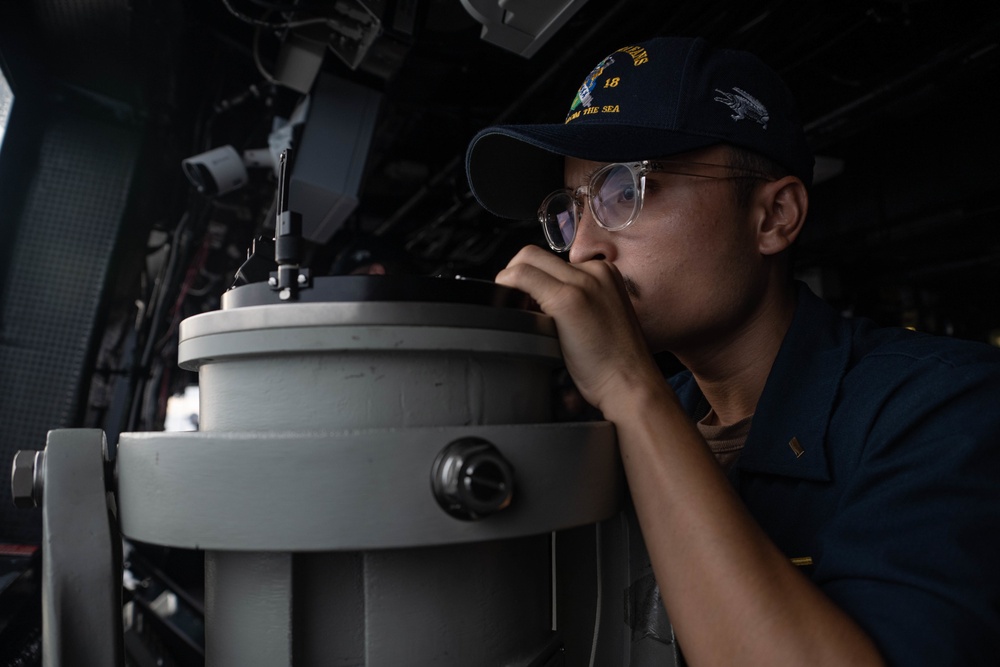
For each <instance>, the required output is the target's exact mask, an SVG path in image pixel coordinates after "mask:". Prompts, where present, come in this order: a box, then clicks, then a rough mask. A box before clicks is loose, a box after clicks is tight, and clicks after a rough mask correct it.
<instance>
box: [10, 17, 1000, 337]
mask: <svg viewBox="0 0 1000 667" xmlns="http://www.w3.org/2000/svg"><path fill="white" fill-rule="evenodd" d="M11 4H20V5H21V6H20V8H19V9H18V10H13V9H8V10H6V11H9V12H12V14H11V15H10V16H9V17H8V19H7V20H9V21H17V22H19V24H20V26H21V27H23V30H22V29H19V30H18V31H17V32H18V34H19V38H20V39H22V40H23V42H24V51H25V52H27V53H31V54H34V56H35V57H37V59H38V61H39V63H41V68H42V70H43V71H44V74H45V77H46V80H52V81H56V82H59V83H58V85H59V86H63V93H61V94H63V95H69V96H76V97H77V98H80V99H84V100H88V103H90V104H93V105H94V106H96V107H103V108H104V109H105V111H106V112H107V113H112V114H117V116H118V117H121V118H123V119H124V121H123V122H136V123H141V124H144V125H145V126H146V127H147V128H148V132H149V136H150V139H149V141H150V144H151V146H153V150H152V151H151V153H152V154H153V157H152V158H151V160H150V162H149V164H148V165H147V167H146V168H147V169H148V170H150V171H151V172H152V173H153V174H155V177H154V178H152V180H153V181H155V182H157V183H158V184H159V190H158V191H157V192H156V193H154V194H153V195H151V196H152V197H153V198H154V199H155V200H156V201H157V202H160V205H161V208H163V209H165V210H166V211H168V212H169V213H163V214H161V216H160V217H161V218H162V219H159V220H154V221H151V223H150V224H152V225H153V226H154V227H157V226H159V227H160V228H163V229H166V230H169V228H170V225H171V219H170V216H171V215H174V216H180V215H181V214H182V213H183V210H184V209H185V208H187V207H190V206H191V205H192V204H191V194H190V187H189V186H188V184H187V183H186V181H185V180H184V179H183V177H182V175H181V171H180V169H179V163H180V160H181V159H183V158H184V157H187V156H190V155H193V154H196V153H199V152H201V151H203V150H206V149H208V148H212V147H213V146H217V145H221V144H226V143H229V144H232V145H234V146H236V147H237V148H241V149H245V148H252V147H254V146H259V145H262V144H264V143H265V142H266V137H267V133H268V132H269V131H270V128H271V124H272V120H273V118H274V117H275V116H276V115H277V116H282V114H287V113H289V112H290V110H291V108H292V106H293V105H294V103H295V101H296V100H297V99H298V94H297V93H294V92H293V91H289V90H287V89H281V87H278V88H277V89H275V88H274V87H269V86H267V84H266V81H265V80H264V73H267V72H272V71H274V67H275V62H276V59H277V57H278V55H277V54H278V52H279V48H280V46H281V44H282V43H283V41H284V40H285V39H287V37H288V32H287V30H285V29H273V28H266V27H260V26H259V25H252V24H251V22H250V21H248V20H247V18H248V17H250V18H253V19H254V20H255V21H257V22H269V23H274V22H277V21H293V20H294V21H301V20H308V19H310V18H315V17H317V16H325V15H327V14H328V13H329V12H330V8H331V7H332V6H333V5H334V4H335V3H334V0H301V1H295V0H271V1H270V2H267V1H264V0H228V3H227V1H226V0H174V1H173V2H166V1H164V0H159V1H156V0H131V1H126V0H90V1H84V0H78V1H75V2H74V1H68V0H36V1H35V2H33V3H11ZM366 4H367V6H368V8H369V9H370V10H371V11H372V12H373V13H374V14H375V15H377V16H378V17H379V18H380V19H381V22H382V31H381V33H380V35H379V36H378V38H377V39H376V40H375V42H374V44H373V45H372V46H371V49H370V50H369V51H368V53H367V55H366V56H365V58H364V59H363V60H362V61H361V63H360V65H359V66H357V67H356V68H354V69H351V68H350V67H348V66H347V65H346V64H345V63H344V62H343V61H342V60H341V59H340V58H337V57H335V56H334V55H333V54H332V53H331V52H327V53H326V56H325V59H324V61H323V69H324V70H325V71H326V72H329V73H332V74H335V75H337V76H339V77H342V78H346V79H350V80H353V81H356V82H358V83H360V84H362V85H364V86H367V87H370V88H371V89H373V90H376V91H378V92H380V93H382V94H383V96H384V97H383V101H382V104H381V107H380V112H379V115H378V118H377V123H376V129H375V132H374V137H373V140H372V142H371V146H370V151H369V154H368V157H367V161H366V164H365V170H364V178H363V181H362V186H361V192H360V204H359V206H358V207H357V209H356V210H355V213H354V215H353V216H352V217H351V218H350V219H349V220H348V221H347V223H346V224H345V226H344V233H342V234H338V235H337V236H336V237H334V239H333V241H331V242H330V243H329V244H327V245H326V246H323V247H316V248H313V249H312V256H311V257H312V261H313V262H314V264H315V266H316V267H317V269H319V270H323V268H324V267H326V266H329V262H330V261H332V259H333V257H334V255H335V254H336V253H337V251H339V249H340V248H341V247H342V246H343V244H344V243H345V239H346V238H347V233H348V232H353V231H356V230H362V231H365V232H370V233H374V234H377V235H379V236H381V237H383V238H384V239H386V240H387V241H388V242H389V243H391V244H394V245H396V246H399V247H405V248H406V249H407V250H408V251H409V252H410V253H411V254H412V255H413V256H414V257H415V258H416V259H417V261H418V263H419V265H420V267H421V269H422V270H424V271H427V272H431V273H457V274H462V275H471V276H476V277H489V276H491V275H492V272H494V271H495V270H496V269H497V268H499V267H500V266H502V265H503V263H504V261H505V260H506V258H507V257H508V256H509V255H510V254H511V253H512V252H513V250H514V249H516V248H517V247H518V246H520V245H521V244H523V243H528V242H538V241H540V238H541V237H540V234H539V233H538V230H537V229H536V228H535V225H534V224H533V223H530V222H527V223H525V222H509V221H500V220H498V219H496V218H493V217H492V216H490V215H488V214H486V213H485V212H483V211H482V210H481V209H480V208H479V206H478V205H477V204H476V203H475V201H474V200H473V199H472V198H471V197H470V195H469V193H468V188H467V185H466V183H465V176H464V168H463V157H464V151H465V147H466V144H467V142H468V140H469V138H470V137H471V136H472V134H474V133H475V131H477V130H478V129H480V128H482V127H484V126H486V125H489V124H492V123H498V122H533V121H545V122H549V121H553V120H557V119H561V118H562V116H563V115H564V113H565V109H566V108H567V107H568V104H569V102H570V100H571V99H572V98H573V95H574V94H575V91H576V89H577V87H578V86H579V83H580V81H581V80H582V77H583V76H584V75H586V73H587V72H589V71H590V69H591V67H592V66H593V65H594V63H596V62H597V61H598V60H600V59H601V58H602V57H604V56H605V55H607V53H609V52H610V51H612V50H614V49H615V48H617V47H619V46H622V45H624V44H627V43H630V42H635V41H638V40H641V39H644V38H647V37H650V36H653V35H661V34H676V35H700V36H704V37H706V38H708V39H709V40H711V41H714V42H716V43H717V44H720V45H724V46H730V47H737V48H745V49H748V50H751V51H754V52H756V53H757V54H758V55H759V56H761V57H762V58H763V59H764V60H765V61H766V62H768V63H770V64H771V65H772V66H773V67H775V68H776V69H777V70H778V71H779V72H780V73H781V74H782V75H783V76H784V77H785V79H786V80H787V82H788V83H789V85H790V87H791V88H792V90H793V91H795V93H796V94H797V97H798V99H799V102H800V108H801V116H802V118H803V119H804V122H805V123H806V128H807V133H808V137H809V140H810V142H811V143H812V145H813V147H814V148H815V149H816V151H817V153H818V154H819V155H820V156H821V158H822V160H823V163H824V164H827V163H828V162H832V163H834V164H839V165H840V167H839V168H838V170H837V174H838V175H836V176H835V177H833V178H830V179H828V180H824V181H823V182H821V183H819V184H818V185H817V186H816V187H815V188H814V193H813V203H812V210H811V221H810V223H809V224H810V229H809V232H808V233H807V235H806V237H805V238H804V239H803V240H802V243H801V248H800V251H799V255H798V265H799V270H800V273H801V275H802V276H804V277H807V278H809V279H810V280H811V281H813V282H814V284H816V285H817V286H818V288H819V289H822V291H823V292H824V295H825V296H827V297H828V298H830V299H831V300H834V301H837V302H839V303H841V304H842V305H843V306H844V307H845V308H852V309H855V310H858V311H861V312H865V313H867V314H872V315H875V316H878V317H881V318H883V319H886V320H889V321H890V323H904V324H906V323H911V322H910V321H909V320H908V319H907V318H910V319H912V318H914V317H915V318H917V320H921V318H926V317H932V318H936V319H935V320H934V323H933V326H931V325H930V324H927V323H926V322H922V320H921V321H920V322H912V323H913V324H921V323H922V324H923V325H924V326H925V328H931V329H940V330H943V331H944V332H949V330H948V329H949V327H950V328H951V329H950V332H955V331H954V329H955V326H956V324H955V322H958V323H959V324H958V325H957V326H959V328H960V329H961V331H958V333H959V334H965V333H967V334H968V335H970V336H975V337H982V335H984V332H985V331H988V330H990V329H992V328H996V327H1000V317H998V316H997V315H996V313H998V312H1000V307H998V306H1000V304H998V303H997V301H996V297H987V300H986V301H983V300H982V293H987V294H993V293H994V292H996V290H995V289H993V288H992V287H991V285H992V284H995V282H996V279H997V278H998V277H1000V270H998V267H1000V234H998V233H997V231H996V228H997V223H998V220H997V217H998V206H997V204H996V202H997V201H998V197H997V195H998V194H1000V192H998V190H1000V186H998V183H1000V178H998V177H1000V169H998V167H997V160H996V158H995V156H996V152H997V149H998V148H1000V141H998V130H997V122H996V115H997V108H998V103H1000V94H998V92H997V86H998V84H1000V76H998V75H1000V49H998V45H1000V3H997V2H993V1H987V0H982V1H978V2H973V1H968V0H967V1H964V2H955V1H952V2H944V1H940V0H867V1H857V2H827V3H814V2H799V1H797V0H747V1H744V2H739V3H736V2H730V1H728V0H702V1H699V2H692V1H667V0H663V1H656V2H653V1H651V0H622V1H618V2H611V1H608V0H589V2H586V3H585V4H584V5H583V7H582V8H581V9H580V10H579V11H578V12H577V13H576V14H575V15H574V16H573V17H572V18H571V19H570V20H569V21H568V22H567V23H566V24H565V25H564V26H563V27H562V28H561V29H560V30H559V31H558V33H556V34H555V35H554V36H553V37H552V39H551V40H549V41H548V42H547V43H546V44H545V45H544V46H542V47H541V48H540V49H539V50H538V52H537V53H536V54H535V55H534V56H533V57H532V58H530V59H527V58H524V57H522V56H520V55H516V54H514V53H511V52H508V51H505V50H504V49H501V48H500V47H498V46H495V45H493V44H490V43H488V42H486V41H484V40H483V39H482V38H481V37H480V31H481V26H480V24H479V23H477V22H476V21H475V20H474V19H473V18H472V17H471V16H470V14H469V13H468V12H467V11H466V9H465V8H464V6H463V4H462V2H461V1H460V0H371V2H368V3H366ZM238 14H239V15H242V16H243V18H240V17H239V16H237V15H238ZM66 90H69V91H70V92H68V93H67V92H66ZM253 178H254V179H255V180H253V181H252V183H251V187H250V188H248V189H246V190H245V191H241V192H239V193H234V194H233V195H228V196H226V197H224V198H220V200H219V201H217V202H215V207H216V210H215V213H214V216H215V219H216V220H217V221H221V222H222V223H224V224H225V225H228V226H229V227H230V228H231V229H230V231H229V232H228V233H229V235H230V236H231V237H232V240H233V243H237V244H239V243H242V242H243V241H245V240H247V239H249V238H250V237H251V236H253V235H254V234H258V235H259V234H260V232H261V225H262V221H263V220H265V218H266V217H267V215H268V207H269V206H270V204H271V201H272V198H273V190H274V181H273V177H272V176H271V175H270V174H266V175H264V176H261V175H257V176H254V177H253ZM153 217H156V216H153ZM237 227H240V228H241V229H240V231H234V230H235V228H237ZM976 290H978V291H979V292H980V297H979V300H977V301H976V302H975V303H967V301H968V298H969V297H968V295H969V294H970V293H971V292H974V291H976ZM942 302H947V303H949V304H951V305H950V306H947V307H945V306H942V305H941V303H942ZM926 303H930V304H932V307H930V311H933V312H930V314H928V313H927V312H925V311H927V310H928V309H927V308H924V307H923V305H922V304H926ZM949 309H951V310H952V311H956V312H952V313H949V312H946V311H949ZM956 309H959V310H961V312H960V313H959V312H957V310H956ZM973 311H975V312H973ZM980 311H981V312H980ZM942 318H945V319H947V322H946V321H945V320H944V319H942Z"/></svg>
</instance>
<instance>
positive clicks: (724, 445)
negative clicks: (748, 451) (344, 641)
mask: <svg viewBox="0 0 1000 667" xmlns="http://www.w3.org/2000/svg"><path fill="white" fill-rule="evenodd" d="M717 419H718V418H717V417H716V416H715V411H714V410H711V409H710V410H709V411H708V414H707V415H705V416H704V417H702V418H701V420H700V421H699V422H698V424H697V426H698V431H699V432H700V433H701V437H703V438H705V442H707V443H708V446H709V447H710V448H711V449H712V453H713V454H715V460H717V461H718V462H719V465H720V466H722V469H723V470H726V471H728V470H729V469H730V468H731V467H732V466H733V464H734V463H736V459H738V458H739V457H740V450H742V449H743V444H744V443H745V442H746V441H747V434H748V433H750V423H751V422H752V421H753V415H750V416H749V417H744V418H743V419H741V420H739V421H738V422H736V423H735V424H715V423H713V422H715V421H716V420H717Z"/></svg>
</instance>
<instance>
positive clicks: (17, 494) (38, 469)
mask: <svg viewBox="0 0 1000 667" xmlns="http://www.w3.org/2000/svg"><path fill="white" fill-rule="evenodd" d="M44 479H45V452H44V451H34V450H21V451H19V452H17V453H16V454H15V455H14V463H13V465H12V466H11V472H10V492H11V496H12V497H13V499H14V505H15V506H17V507H22V508H23V507H40V506H41V504H42V494H43V491H44V488H43V487H44Z"/></svg>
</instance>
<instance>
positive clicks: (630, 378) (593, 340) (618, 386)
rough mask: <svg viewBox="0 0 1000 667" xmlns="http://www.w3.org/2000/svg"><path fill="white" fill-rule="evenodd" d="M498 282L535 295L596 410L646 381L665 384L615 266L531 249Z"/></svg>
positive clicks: (580, 384) (503, 272)
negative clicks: (574, 261) (573, 261)
mask: <svg viewBox="0 0 1000 667" xmlns="http://www.w3.org/2000/svg"><path fill="white" fill-rule="evenodd" d="M496 282H497V283H499V284H501V285H505V286H507V287H514V288H516V289H519V290H521V291H522V292H526V293H527V294H529V295H531V297H532V298H534V299H535V301H536V302H537V303H538V305H539V307H540V308H541V309H542V312H544V313H545V314H546V315H549V316H550V317H552V318H553V319H554V320H555V323H556V329H557V330H558V332H559V342H560V345H561V346H562V351H563V357H564V358H565V361H566V367H567V369H568V370H569V373H570V375H571V376H572V377H573V380H574V381H575V382H576V385H577V388H578V389H579V390H580V393H581V394H582V395H583V397H584V398H585V399H586V400H587V402H588V403H590V404H591V405H593V406H595V407H596V408H598V409H600V410H602V411H606V410H607V409H608V407H609V405H610V403H611V401H612V400H613V399H615V398H617V397H621V396H622V395H623V392H624V391H625V390H626V389H628V388H630V387H634V386H635V385H636V384H637V383H639V382H641V381H643V380H648V381H651V382H656V383H662V382H663V378H662V376H661V375H660V372H659V370H658V368H657V366H656V363H655V362H654V360H653V357H652V354H650V351H649V347H648V346H647V344H646V340H645V337H644V336H643V333H642V328H641V327H640V326H639V322H638V319H637V318H636V315H635V311H634V310H633V308H632V303H631V301H630V299H629V296H628V293H627V292H626V290H625V284H624V282H623V281H622V276H621V274H620V273H619V272H618V269H617V268H615V266H614V265H613V264H611V263H610V262H605V261H601V260H592V261H589V262H583V263H580V264H568V263H567V262H565V261H563V260H562V259H561V258H559V257H556V256H555V255H553V254H551V253H549V252H547V251H546V250H543V249H542V248H539V247H537V246H527V247H525V248H523V249H522V250H521V251H520V252H519V253H518V254H517V255H515V256H514V258H513V259H512V260H511V261H510V263H509V264H508V265H507V267H506V268H505V269H503V270H502V271H501V272H500V273H499V274H497V277H496Z"/></svg>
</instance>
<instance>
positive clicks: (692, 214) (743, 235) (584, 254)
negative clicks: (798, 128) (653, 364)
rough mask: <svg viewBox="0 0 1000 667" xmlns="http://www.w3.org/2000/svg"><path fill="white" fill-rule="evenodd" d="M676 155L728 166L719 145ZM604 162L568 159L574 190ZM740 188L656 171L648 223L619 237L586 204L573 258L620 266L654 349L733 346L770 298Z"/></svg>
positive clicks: (645, 211)
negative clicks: (760, 301)
mask: <svg viewBox="0 0 1000 667" xmlns="http://www.w3.org/2000/svg"><path fill="white" fill-rule="evenodd" d="M676 159H679V160H684V161H690V162H698V163H706V164H714V165H726V164H728V155H727V150H726V149H725V148H724V147H720V146H717V147H712V148H708V149H704V150H699V151H696V152H692V153H687V154H684V155H680V156H676ZM601 166H603V163H598V162H590V161H586V160H579V159H576V158H567V159H566V167H565V177H566V186H567V187H569V188H574V189H575V188H577V187H580V186H583V185H586V184H587V183H588V180H589V176H590V174H592V173H593V172H594V171H595V170H596V169H598V168H600V167H601ZM694 171H697V170H694ZM706 173H712V174H718V173H720V170H718V169H715V170H707V171H706ZM732 188H733V182H732V181H731V180H722V179H711V178H699V177H697V176H690V175H678V174H668V173H660V172H653V173H650V174H648V175H647V176H646V190H645V199H644V202H643V207H642V211H641V212H640V214H639V217H638V218H637V219H636V220H635V222H634V223H632V225H631V226H629V227H627V228H626V229H622V230H619V231H608V230H605V229H602V228H601V227H599V226H598V225H597V223H596V222H595V221H594V220H593V217H592V215H591V213H590V210H589V209H586V208H585V211H584V213H583V218H582V220H581V222H580V225H579V228H578V230H577V232H576V238H575V240H574V242H573V245H572V247H571V248H570V251H569V259H570V261H571V262H573V263H579V262H584V261H587V260H591V259H604V260H607V261H609V262H611V263H612V264H614V265H615V266H616V267H617V268H618V270H619V271H620V272H621V273H622V275H623V277H624V278H625V282H626V287H627V288H628V289H629V294H630V295H631V298H632V304H633V306H634V308H635V311H636V314H637V315H638V317H639V321H640V323H641V324H642V328H643V332H644V333H645V335H646V339H647V340H648V342H649V344H650V346H651V348H652V350H653V351H654V352H660V351H664V350H669V351H671V352H675V353H680V352H683V351H684V350H685V349H688V348H690V347H691V346H694V345H704V344H712V343H715V342H721V341H724V340H726V339H727V337H730V336H733V335H735V333H736V330H738V328H739V325H740V324H741V323H743V322H744V321H745V320H746V319H747V318H748V317H750V316H751V313H752V309H753V307H754V304H755V303H756V300H755V297H757V298H759V297H760V296H761V294H762V293H763V287H764V272H763V270H762V268H761V267H762V265H761V255H760V253H759V252H758V251H757V245H756V234H755V225H754V224H753V221H752V216H751V214H750V212H747V211H741V210H740V209H739V208H738V207H737V205H736V202H735V199H734V195H733V190H732Z"/></svg>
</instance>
